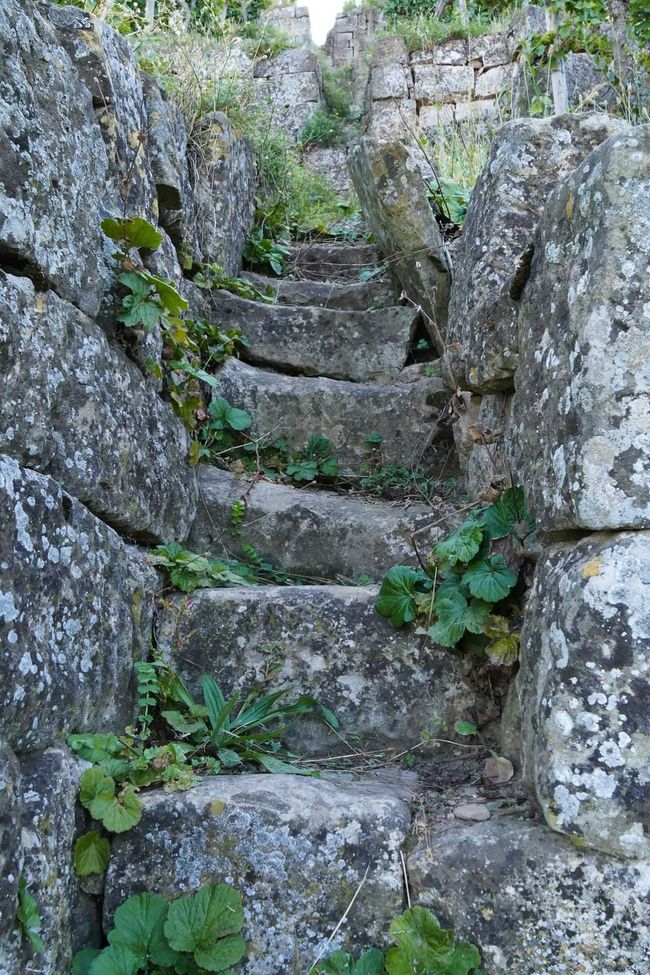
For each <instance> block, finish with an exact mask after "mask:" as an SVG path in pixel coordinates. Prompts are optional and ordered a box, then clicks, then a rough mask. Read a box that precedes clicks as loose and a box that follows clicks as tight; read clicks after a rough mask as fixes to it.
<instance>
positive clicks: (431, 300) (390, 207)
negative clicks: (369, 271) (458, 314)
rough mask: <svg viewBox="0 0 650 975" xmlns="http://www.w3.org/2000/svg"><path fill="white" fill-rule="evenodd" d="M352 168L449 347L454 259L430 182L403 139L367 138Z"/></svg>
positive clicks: (372, 214)
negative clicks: (429, 194)
mask: <svg viewBox="0 0 650 975" xmlns="http://www.w3.org/2000/svg"><path fill="white" fill-rule="evenodd" d="M350 172H351V174H352V180H353V182H354V186H355V189H356V191H357V193H358V195H359V199H360V200H361V203H362V205H363V208H364V212H365V215H366V219H367V221H368V224H369V225H370V227H371V229H372V231H373V233H374V234H375V237H376V238H377V241H378V242H379V246H380V247H381V249H382V251H383V252H384V254H385V255H386V256H387V257H388V258H389V259H390V261H391V267H392V269H393V271H394V273H395V274H396V275H397V276H398V278H399V279H400V281H401V282H402V284H403V286H404V289H405V290H406V292H407V294H408V295H409V297H410V298H411V299H412V300H413V301H414V302H416V303H417V304H419V305H420V306H421V307H422V309H423V311H424V312H425V315H426V316H428V319H431V320H432V321H433V322H435V323H436V326H435V327H434V326H432V325H431V324H430V322H428V323H427V324H428V327H429V328H430V331H431V333H432V338H433V339H434V341H435V342H436V344H437V345H438V346H439V351H440V353H441V354H442V352H443V351H444V349H443V348H442V345H443V343H444V338H443V337H444V333H445V329H446V324H447V302H448V300H449V287H450V264H449V258H448V256H447V254H446V250H445V245H444V241H443V239H442V236H441V234H440V231H439V229H438V225H437V224H436V221H435V218H434V216H433V213H432V210H431V207H430V205H429V201H428V198H427V189H426V185H425V183H424V181H423V179H422V177H421V176H420V174H419V172H418V169H417V166H416V164H415V163H414V162H413V160H412V159H411V157H410V155H409V152H408V149H407V148H406V147H405V146H403V145H402V144H401V143H398V142H393V143H385V144H383V143H379V142H376V141H374V140H372V139H369V138H367V137H366V138H363V139H361V141H360V142H359V143H358V145H356V146H355V148H354V149H353V150H352V152H351V154H350Z"/></svg>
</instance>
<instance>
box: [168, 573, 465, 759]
mask: <svg viewBox="0 0 650 975" xmlns="http://www.w3.org/2000/svg"><path fill="white" fill-rule="evenodd" d="M377 593H378V588H377V587H376V586H369V587H368V586H263V587H250V586H245V587H234V588H228V589H205V590H200V591H197V592H195V593H194V594H193V595H192V596H191V597H189V598H188V597H186V596H184V595H182V594H179V595H177V596H174V597H172V598H170V599H169V600H168V601H167V602H166V603H165V607H164V609H163V610H162V613H161V616H160V619H159V629H158V642H157V645H158V647H159V649H160V651H161V653H162V655H163V657H164V658H165V659H166V660H168V661H170V662H171V663H172V665H173V667H174V669H175V671H176V672H177V673H178V674H180V676H181V677H182V678H183V680H184V681H185V682H186V683H187V685H188V686H189V688H190V690H191V691H192V692H196V691H198V690H199V688H200V676H201V674H204V673H207V674H211V675H212V676H213V677H214V678H215V679H216V680H217V681H218V682H219V683H220V684H221V686H222V687H223V689H224V693H225V694H226V697H228V696H230V694H232V693H233V691H235V690H237V691H239V692H240V693H241V694H242V695H243V696H245V695H246V694H247V693H248V691H250V690H251V688H253V687H255V686H260V685H262V684H264V682H265V681H266V680H268V676H269V673H272V674H273V688H272V689H273V690H280V689H281V688H283V687H286V688H287V689H288V691H289V692H290V693H292V694H293V695H294V696H296V695H297V694H311V695H313V696H314V697H316V698H317V700H318V701H319V702H320V703H321V704H324V705H326V706H327V707H329V708H330V709H331V710H332V711H333V712H334V714H335V715H336V717H337V718H338V720H339V722H340V728H339V729H338V734H335V733H334V732H332V731H331V730H329V729H328V727H327V725H325V724H324V723H321V722H319V721H306V720H305V721H299V722H297V723H296V724H295V725H294V727H293V728H292V729H291V730H290V732H289V734H288V735H287V737H286V740H287V742H288V744H289V745H290V746H291V747H292V748H293V749H295V750H296V751H297V752H299V753H301V754H311V755H318V754H329V755H332V754H335V755H341V754H344V753H347V752H349V750H350V749H349V747H347V745H346V744H345V743H344V742H343V741H341V737H340V736H343V738H345V739H350V738H354V739H355V740H354V741H353V742H352V744H353V745H354V747H355V748H357V747H359V746H360V745H362V746H363V748H364V749H385V748H395V749H396V750H402V749H406V748H410V747H413V745H416V744H418V742H419V741H420V732H421V731H422V730H423V729H425V728H427V727H428V726H429V725H430V722H431V718H432V716H435V718H436V721H439V722H440V727H441V728H443V729H452V728H453V726H454V723H455V722H456V721H457V720H458V719H459V718H461V717H463V716H465V715H466V714H467V710H468V709H469V708H472V707H473V706H475V705H476V692H475V691H474V689H473V688H471V687H470V686H469V683H468V681H467V670H468V664H467V660H466V658H464V657H463V656H461V655H459V654H451V653H450V652H449V651H448V650H444V649H442V648H440V647H436V646H434V645H432V644H431V642H430V641H428V640H426V639H425V638H423V637H421V636H415V634H414V632H413V629H412V628H406V629H403V630H396V629H395V628H394V627H393V626H392V624H391V623H390V622H389V621H388V620H387V619H385V618H384V617H383V616H380V615H379V614H378V613H377V612H376V611H375V608H374V605H375V600H376V598H377ZM178 647H182V652H181V653H178V654H176V652H175V651H176V649H177V648H178ZM397 689H398V691H399V696H400V698H401V700H402V701H403V702H404V703H405V704H406V703H408V706H407V707H406V706H405V707H400V706H397V707H396V701H395V694H396V690H397ZM358 739H361V741H359V740H358Z"/></svg>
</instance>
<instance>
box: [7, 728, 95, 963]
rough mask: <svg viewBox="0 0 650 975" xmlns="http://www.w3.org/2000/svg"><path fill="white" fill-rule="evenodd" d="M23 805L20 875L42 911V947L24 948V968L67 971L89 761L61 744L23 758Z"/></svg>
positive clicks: (74, 913) (75, 919)
mask: <svg viewBox="0 0 650 975" xmlns="http://www.w3.org/2000/svg"><path fill="white" fill-rule="evenodd" d="M21 767H22V775H23V795H24V799H23V802H24V806H23V814H22V818H21V820H20V824H21V840H22V848H23V855H24V862H23V870H22V872H23V875H24V877H25V881H26V884H27V889H28V890H29V892H30V893H31V894H32V896H33V897H34V899H35V900H36V902H37V905H38V910H39V913H40V915H41V921H42V928H41V937H42V938H43V943H44V946H45V950H44V951H43V952H42V953H39V954H34V953H33V952H32V950H31V948H29V946H28V945H26V946H25V947H24V949H23V956H24V963H25V971H26V972H29V971H38V972H39V973H40V972H42V973H43V975H61V973H63V972H68V971H69V970H70V965H71V962H72V953H73V934H72V932H73V929H74V927H75V925H76V924H77V923H78V901H79V893H80V892H79V888H78V885H77V878H76V875H75V871H74V866H73V861H72V850H73V846H74V841H75V838H76V833H77V830H76V810H75V805H76V798H77V792H78V789H79V779H80V777H81V773H82V772H83V770H84V768H87V767H88V766H87V763H84V762H80V761H78V760H77V759H75V758H74V757H73V755H72V754H71V753H70V751H69V750H68V749H67V748H65V747H56V748H48V749H47V750H46V751H44V752H40V753H36V754H33V755H29V756H27V757H26V758H25V759H23V761H22V763H21Z"/></svg>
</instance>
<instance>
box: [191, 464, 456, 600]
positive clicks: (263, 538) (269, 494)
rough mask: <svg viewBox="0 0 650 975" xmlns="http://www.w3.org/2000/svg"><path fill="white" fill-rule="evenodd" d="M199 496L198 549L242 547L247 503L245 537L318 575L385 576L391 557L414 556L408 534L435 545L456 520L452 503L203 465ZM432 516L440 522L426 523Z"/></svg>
mask: <svg viewBox="0 0 650 975" xmlns="http://www.w3.org/2000/svg"><path fill="white" fill-rule="evenodd" d="M199 487H200V501H199V505H198V511H197V517H196V522H195V524H194V527H193V529H192V534H191V535H190V542H189V544H190V545H191V547H192V548H193V549H194V550H195V551H198V552H206V551H211V552H212V553H214V554H215V555H223V554H224V552H226V551H237V550H238V549H239V547H240V546H241V537H240V536H237V535H235V534H234V533H233V525H232V522H231V519H230V511H231V506H232V503H233V501H237V500H243V501H245V503H246V518H245V521H244V528H243V529H242V531H243V533H244V537H245V539H246V541H247V542H248V544H250V545H253V547H254V548H255V549H256V550H257V551H258V552H259V553H260V554H262V555H264V556H265V557H266V558H268V559H270V560H271V561H272V562H273V563H274V564H275V565H276V566H278V568H283V569H285V570H286V571H287V572H291V573H293V574H294V575H300V576H306V577H308V578H313V579H320V580H323V579H332V580H336V581H339V582H340V581H343V580H347V581H353V580H355V579H356V578H358V577H359V576H361V575H370V576H372V577H373V578H374V579H377V580H378V579H380V578H381V576H382V575H383V574H384V572H385V571H386V570H387V569H389V568H390V567H391V565H398V564H399V565H412V564H414V563H415V562H416V558H415V552H414V549H413V545H412V543H411V541H410V536H411V534H412V533H413V532H414V531H416V530H417V532H418V535H417V538H418V541H419V543H420V544H421V545H422V546H423V547H425V549H426V547H427V546H429V547H431V546H432V545H433V544H434V543H435V541H436V540H437V539H438V538H439V537H440V536H441V535H442V534H444V533H445V532H447V531H449V530H451V528H452V527H453V526H454V524H455V512H454V509H453V508H452V506H451V505H443V504H441V505H440V506H439V507H438V509H437V511H436V512H432V511H431V509H430V508H427V507H425V506H424V505H418V504H412V505H409V507H408V508H406V509H405V508H402V507H397V506H396V505H392V504H390V503H388V502H386V501H375V502H369V501H365V500H359V499H357V498H348V497H345V496H343V495H341V494H336V493H335V492H333V491H322V490H318V491H309V490H301V489H298V488H293V487H288V486H286V485H284V484H273V483H272V482H271V481H264V480H257V481H255V482H254V483H252V484H251V482H250V481H246V480H240V479H239V478H237V477H235V476H234V475H233V474H230V473H229V472H228V471H221V470H218V469H217V468H216V467H207V466H206V467H201V468H199ZM432 522H435V525H436V527H435V528H430V529H429V530H426V526H427V525H431V524H432Z"/></svg>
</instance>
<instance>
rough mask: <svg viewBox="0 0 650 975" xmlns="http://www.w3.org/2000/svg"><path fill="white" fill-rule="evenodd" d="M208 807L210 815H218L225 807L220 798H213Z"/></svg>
mask: <svg viewBox="0 0 650 975" xmlns="http://www.w3.org/2000/svg"><path fill="white" fill-rule="evenodd" d="M208 808H209V809H210V815H211V816H220V815H221V813H222V812H223V811H224V809H225V808H226V804H225V802H222V801H221V799H213V800H212V802H211V803H210V806H209V807H208Z"/></svg>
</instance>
